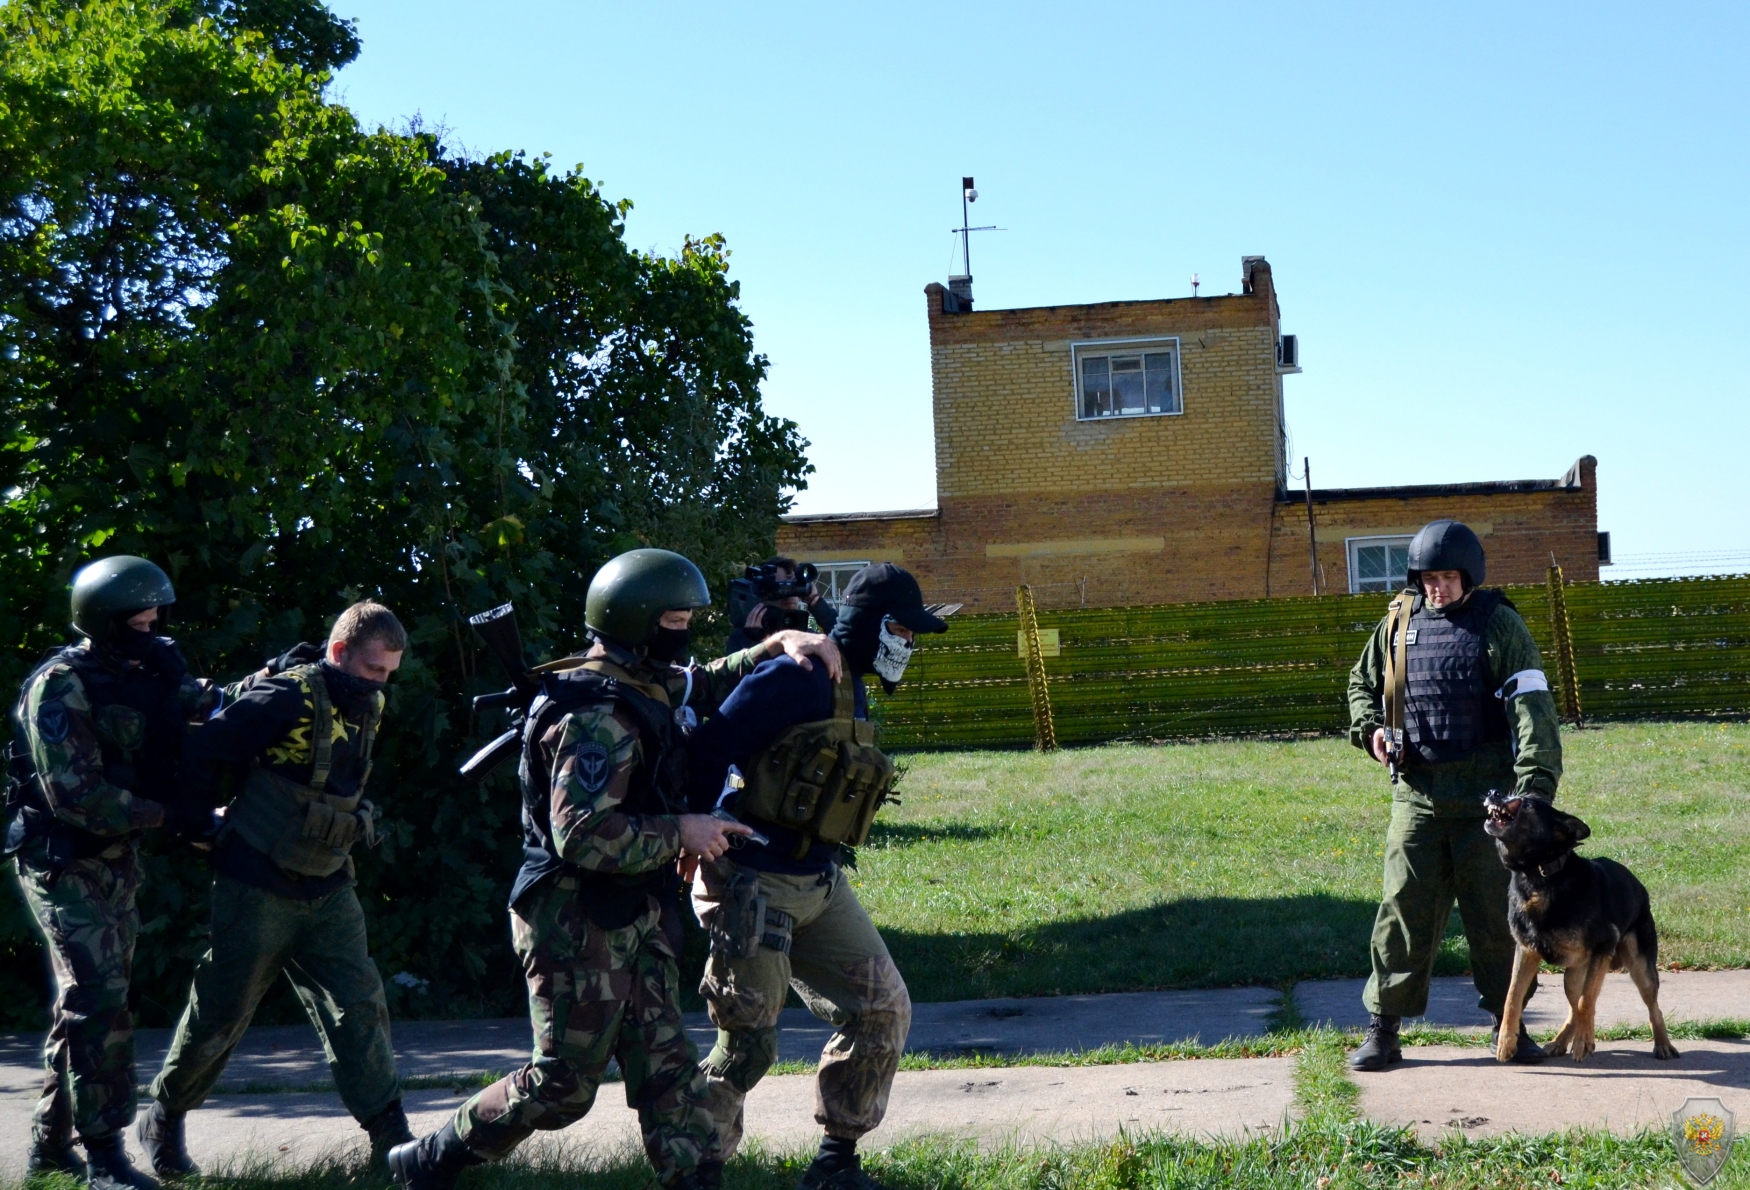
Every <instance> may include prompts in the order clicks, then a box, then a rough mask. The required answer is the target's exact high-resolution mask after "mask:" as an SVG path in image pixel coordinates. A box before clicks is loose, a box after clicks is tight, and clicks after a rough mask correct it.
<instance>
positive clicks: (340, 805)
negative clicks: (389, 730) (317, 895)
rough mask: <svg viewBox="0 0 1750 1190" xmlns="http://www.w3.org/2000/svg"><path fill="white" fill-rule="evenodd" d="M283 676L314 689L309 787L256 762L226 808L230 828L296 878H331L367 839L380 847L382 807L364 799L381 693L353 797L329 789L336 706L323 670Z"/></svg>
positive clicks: (368, 722)
mask: <svg viewBox="0 0 1750 1190" xmlns="http://www.w3.org/2000/svg"><path fill="white" fill-rule="evenodd" d="M281 676H282V677H288V678H301V679H303V681H304V683H305V684H306V685H308V686H309V688H310V700H311V703H312V710H311V714H310V762H311V763H310V783H309V784H308V785H300V784H299V783H298V782H296V781H293V780H291V779H290V778H288V777H285V776H283V775H281V774H279V773H276V772H273V771H272V770H271V769H268V768H267V767H265V766H264V765H263V764H262V763H261V761H260V759H259V758H258V759H257V760H256V762H255V764H254V765H253V766H252V767H251V768H250V770H249V776H248V778H247V779H245V781H244V782H243V792H242V793H240V794H238V795H237V799H236V800H235V801H233V802H232V803H231V807H230V809H228V810H226V811H225V830H226V832H227V833H229V832H231V831H235V832H236V833H237V834H238V835H239V836H240V837H241V838H242V840H243V841H244V842H245V843H247V844H249V845H250V846H251V847H253V848H255V849H256V850H257V851H259V852H261V853H262V854H263V855H266V856H267V857H268V858H270V859H272V860H273V862H274V863H275V864H277V865H278V866H279V867H281V868H283V869H284V870H285V871H287V872H291V873H293V874H294V875H298V876H312V877H322V876H332V875H334V873H336V872H338V871H340V869H341V868H342V867H343V866H344V865H345V864H346V862H347V860H348V858H349V857H350V854H351V852H352V845H353V844H354V843H355V842H357V841H358V839H359V838H360V837H361V836H362V837H363V838H364V839H365V841H366V842H367V843H375V842H376V808H375V807H374V806H372V805H371V803H370V802H368V801H366V800H365V798H364V791H365V782H366V781H368V780H370V777H371V750H372V748H373V747H374V745H375V744H376V740H377V725H378V724H379V723H381V722H382V718H383V696H382V694H380V693H379V694H377V695H375V696H374V698H373V699H372V702H371V709H370V711H369V712H368V713H367V714H366V715H365V718H364V722H363V723H362V724H361V725H360V726H359V739H358V752H357V756H358V759H359V761H360V763H361V764H362V765H363V771H362V772H361V773H360V774H359V783H358V788H356V789H355V790H353V792H352V794H351V796H349V797H341V796H339V795H337V794H332V793H328V792H326V789H327V785H328V774H329V772H330V771H331V770H332V768H333V762H334V703H333V700H332V699H331V698H330V697H329V694H328V683H327V682H326V681H324V680H323V677H322V666H321V665H320V664H317V665H299V666H294V667H293V668H291V669H288V670H286V671H285V673H284V674H282V675H281Z"/></svg>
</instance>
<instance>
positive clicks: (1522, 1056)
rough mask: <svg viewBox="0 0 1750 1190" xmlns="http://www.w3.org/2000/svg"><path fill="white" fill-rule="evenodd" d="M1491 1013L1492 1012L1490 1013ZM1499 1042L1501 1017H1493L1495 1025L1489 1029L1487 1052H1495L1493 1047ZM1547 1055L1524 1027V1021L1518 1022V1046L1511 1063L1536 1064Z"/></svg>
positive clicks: (1517, 1064)
mask: <svg viewBox="0 0 1750 1190" xmlns="http://www.w3.org/2000/svg"><path fill="white" fill-rule="evenodd" d="M1490 1015H1493V1014H1490ZM1499 1044H1501V1018H1500V1017H1498V1016H1497V1017H1495V1027H1494V1028H1493V1029H1491V1030H1490V1031H1489V1052H1490V1053H1491V1054H1492V1053H1494V1052H1495V1047H1496V1046H1497V1045H1499ZM1547 1057H1549V1055H1548V1054H1546V1053H1544V1052H1543V1047H1542V1046H1541V1045H1539V1044H1537V1042H1535V1041H1533V1040H1532V1039H1531V1034H1530V1033H1528V1032H1527V1031H1526V1029H1525V1021H1524V1020H1523V1019H1521V1020H1520V1022H1519V1048H1518V1049H1516V1050H1514V1051H1513V1059H1512V1061H1513V1065H1515V1066H1536V1065H1537V1064H1538V1063H1539V1062H1541V1061H1543V1060H1544V1059H1545V1058H1547Z"/></svg>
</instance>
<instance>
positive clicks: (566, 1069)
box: [389, 549, 838, 1190]
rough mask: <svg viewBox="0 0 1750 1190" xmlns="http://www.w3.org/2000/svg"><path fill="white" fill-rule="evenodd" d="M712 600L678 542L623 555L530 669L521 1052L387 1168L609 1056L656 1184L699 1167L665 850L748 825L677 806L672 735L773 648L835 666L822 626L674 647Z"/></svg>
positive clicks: (676, 743) (453, 1173)
mask: <svg viewBox="0 0 1750 1190" xmlns="http://www.w3.org/2000/svg"><path fill="white" fill-rule="evenodd" d="M710 598H711V596H710V592H709V591H708V590H707V589H706V585H705V579H704V576H703V575H702V574H700V572H699V569H698V567H696V566H694V565H693V564H692V563H691V562H689V561H688V560H687V559H686V558H683V557H681V556H680V555H679V554H674V553H670V552H669V551H667V550H656V549H642V550H633V551H631V552H630V553H626V554H621V555H620V556H619V557H616V558H614V559H612V560H611V561H609V562H608V563H607V565H605V566H604V567H602V569H601V570H600V571H598V572H597V574H596V576H595V578H594V580H593V581H592V582H591V583H590V586H589V594H588V597H587V602H586V623H587V626H588V629H589V632H590V635H591V637H592V638H593V643H592V644H591V646H590V649H589V651H588V652H587V653H586V654H585V655H584V656H583V657H581V658H572V659H568V661H567V662H565V663H558V662H556V663H552V664H550V665H548V666H543V667H542V672H541V673H540V674H539V683H540V689H539V694H538V696H537V697H536V698H535V700H534V702H533V703H532V705H530V707H529V710H528V713H527V715H526V717H525V720H524V726H523V732H522V763H521V767H520V771H519V776H520V779H521V785H522V794H523V815H522V822H523V854H524V861H523V867H522V871H521V872H520V873H519V874H518V876H517V879H516V882H515V884H514V885H513V886H512V889H511V896H510V916H511V935H512V941H513V943H514V945H515V948H516V952H517V955H518V956H519V957H520V958H521V959H522V963H523V971H524V974H525V976H526V978H527V980H528V985H529V1016H530V1022H531V1024H532V1025H533V1026H534V1035H535V1036H534V1040H535V1051H534V1056H533V1058H532V1060H531V1061H530V1062H529V1063H528V1064H527V1065H525V1066H524V1067H523V1068H522V1069H520V1070H518V1071H516V1072H515V1073H513V1074H510V1075H508V1076H506V1077H505V1078H502V1079H500V1080H499V1081H498V1082H496V1083H494V1084H493V1085H492V1086H490V1087H488V1088H486V1089H485V1090H484V1091H481V1092H480V1093H479V1094H477V1095H475V1096H474V1097H473V1098H471V1099H469V1100H468V1101H467V1102H466V1103H464V1104H463V1105H462V1106H461V1108H460V1109H459V1110H458V1111H457V1112H456V1114H455V1116H454V1117H453V1118H452V1119H451V1120H449V1121H448V1122H446V1123H445V1124H444V1126H443V1127H442V1128H441V1129H440V1130H439V1131H437V1132H435V1133H432V1134H431V1135H428V1136H426V1137H423V1138H421V1139H420V1140H418V1141H416V1142H414V1143H412V1144H407V1145H402V1146H400V1147H399V1148H396V1149H395V1150H394V1151H393V1152H391V1153H390V1156H389V1164H390V1168H391V1169H392V1170H393V1172H394V1174H395V1177H396V1179H397V1180H398V1181H399V1182H400V1183H401V1184H402V1185H403V1186H407V1187H409V1188H411V1190H447V1187H449V1186H451V1185H453V1184H454V1182H455V1180H456V1177H457V1175H458V1174H459V1173H460V1172H461V1170H462V1169H463V1168H465V1167H466V1166H469V1165H474V1164H478V1163H480V1162H482V1161H496V1160H500V1159H502V1158H504V1157H506V1156H508V1155H509V1154H510V1153H511V1151H512V1150H514V1149H515V1148H516V1147H517V1146H518V1145H520V1144H522V1142H523V1141H525V1140H527V1139H528V1138H529V1136H530V1135H532V1134H533V1133H534V1132H536V1131H550V1130H553V1129H558V1128H563V1127H565V1126H566V1125H568V1124H570V1123H572V1122H574V1121H576V1120H578V1119H581V1118H582V1117H583V1116H584V1115H586V1114H587V1113H588V1112H589V1110H590V1107H591V1105H592V1104H593V1103H594V1101H595V1095H596V1089H597V1087H598V1086H599V1085H600V1083H601V1080H602V1077H603V1075H604V1074H605V1073H606V1070H607V1064H608V1061H609V1060H610V1059H617V1060H618V1062H619V1066H620V1070H621V1073H622V1075H623V1077H624V1078H625V1081H626V1102H627V1104H628V1105H629V1106H631V1107H633V1108H635V1109H637V1111H638V1116H639V1123H640V1126H641V1128H642V1130H643V1134H644V1147H645V1151H646V1153H647V1154H648V1155H649V1157H650V1161H651V1164H652V1165H654V1166H655V1168H656V1173H657V1178H658V1181H659V1183H660V1184H661V1185H662V1186H664V1187H689V1188H699V1190H704V1188H707V1187H711V1186H714V1185H715V1184H716V1183H715V1182H713V1181H708V1180H705V1179H704V1177H703V1176H702V1175H701V1171H700V1169H699V1166H700V1162H701V1161H702V1160H704V1159H705V1158H706V1157H707V1156H708V1155H709V1154H710V1153H711V1152H712V1151H713V1150H714V1149H715V1147H716V1144H717V1137H716V1131H715V1129H714V1128H713V1127H712V1122H711V1115H710V1112H709V1111H707V1110H706V1108H705V1104H704V1098H705V1077H704V1075H703V1074H702V1073H701V1072H700V1070H699V1068H698V1065H697V1060H698V1059H697V1052H696V1051H695V1050H694V1048H693V1045H692V1042H691V1041H690V1040H689V1039H688V1037H687V1035H686V1030H685V1028H684V1027H683V1025H682V1023H681V1015H680V1003H679V999H678V996H679V980H680V977H679V974H678V972H677V970H676V954H675V950H676V947H675V943H674V942H673V941H672V939H671V936H670V933H669V931H668V930H666V929H665V928H664V916H665V910H667V911H669V912H671V913H672V912H673V910H674V906H675V897H676V894H677V892H678V889H679V878H678V875H677V873H676V861H677V860H683V861H684V860H692V861H698V860H711V859H715V858H716V857H717V856H719V855H721V854H722V853H723V852H724V850H725V849H727V848H728V846H729V842H730V839H731V837H732V836H734V835H736V834H745V833H746V832H747V828H745V827H742V826H739V825H736V824H733V823H728V822H725V821H722V820H720V819H717V818H713V817H711V816H710V815H708V814H689V813H686V812H685V809H686V789H685V782H686V774H687V751H686V748H687V734H688V733H689V732H690V730H691V728H692V725H693V724H694V723H695V722H696V721H697V714H698V713H699V712H709V711H711V710H713V709H715V708H716V706H717V705H718V704H719V703H720V702H721V701H722V700H723V698H724V696H725V695H727V694H728V693H729V691H730V690H731V689H732V688H733V687H734V686H735V684H736V683H737V682H738V681H740V680H741V678H742V676H743V675H745V674H747V673H750V672H752V671H753V669H754V667H755V666H757V665H758V664H759V663H760V662H761V661H764V660H765V659H766V658H768V657H770V656H772V655H773V654H775V653H778V652H780V651H782V652H785V653H786V654H788V655H789V656H790V657H791V658H792V659H794V661H795V663H796V664H798V665H802V666H805V667H806V666H809V665H810V664H811V663H810V661H809V660H808V657H809V656H810V655H813V656H815V657H817V658H818V660H819V661H820V662H821V666H820V668H821V669H822V671H823V672H826V667H828V666H830V667H831V669H832V670H833V671H835V672H836V670H837V669H838V654H837V650H836V649H835V648H834V647H833V645H832V644H831V643H830V642H829V641H827V640H826V639H825V638H824V637H818V636H810V635H808V634H804V633H799V632H790V631H786V632H780V633H777V634H775V635H773V636H769V637H767V638H766V639H765V640H764V641H763V642H762V643H761V644H759V645H758V646H756V647H754V648H751V649H748V650H745V651H744V652H739V653H735V654H732V655H730V656H728V657H725V658H722V659H720V660H717V661H713V662H711V663H710V664H709V665H706V666H697V665H688V664H686V662H687V658H688V655H689V652H690V628H689V626H690V622H691V619H692V615H693V612H694V611H695V610H696V609H698V608H701V607H705V606H707V605H708V604H709V603H710Z"/></svg>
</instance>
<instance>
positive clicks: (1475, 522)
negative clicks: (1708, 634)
mask: <svg viewBox="0 0 1750 1190" xmlns="http://www.w3.org/2000/svg"><path fill="white" fill-rule="evenodd" d="M1486 488H1495V489H1509V490H1493V491H1489V490H1479V489H1486ZM1467 489H1470V490H1467ZM1511 489H1517V490H1511ZM1441 517H1452V518H1453V519H1455V520H1460V521H1463V522H1464V523H1465V524H1467V525H1469V526H1470V527H1471V528H1472V529H1474V530H1476V532H1477V536H1478V537H1479V538H1481V539H1482V543H1483V549H1484V551H1485V552H1486V554H1487V555H1488V566H1489V577H1488V582H1489V584H1490V585H1492V586H1499V585H1501V584H1503V583H1539V582H1542V581H1544V578H1545V575H1546V573H1547V570H1548V567H1549V563H1550V555H1551V554H1552V553H1554V554H1555V556H1556V560H1557V561H1558V562H1560V563H1561V566H1562V574H1563V577H1565V578H1566V579H1567V580H1568V581H1569V582H1595V581H1597V580H1598V578H1599V577H1600V575H1599V566H1598V460H1596V459H1594V458H1593V457H1592V456H1591V455H1587V456H1585V457H1584V458H1582V459H1580V461H1579V462H1578V463H1576V464H1575V465H1574V468H1573V470H1572V471H1570V472H1569V475H1568V476H1567V477H1566V478H1565V479H1564V480H1543V481H1535V480H1528V481H1524V482H1521V483H1502V484H1458V485H1453V486H1451V487H1447V488H1439V487H1433V488H1422V489H1418V488H1395V489H1394V488H1376V489H1371V490H1369V489H1366V488H1362V489H1356V490H1351V491H1349V492H1319V491H1316V490H1315V491H1314V492H1313V524H1314V526H1315V530H1316V535H1317V539H1318V551H1319V565H1320V566H1321V567H1322V569H1323V572H1324V589H1325V590H1327V591H1332V592H1347V591H1348V590H1349V551H1348V549H1347V547H1346V545H1345V543H1346V541H1347V540H1348V539H1349V538H1351V537H1390V536H1399V535H1407V534H1411V533H1414V532H1415V531H1416V530H1417V529H1419V528H1421V527H1422V526H1423V525H1425V524H1427V523H1428V522H1429V521H1432V520H1438V519H1439V518H1441ZM1311 593H1312V563H1311V557H1310V552H1309V549H1308V544H1307V525H1306V504H1305V497H1304V496H1296V495H1292V494H1291V495H1290V496H1289V498H1288V500H1287V501H1286V502H1284V503H1282V504H1279V505H1278V506H1277V514H1276V523H1275V532H1274V536H1273V544H1272V561H1271V586H1270V591H1269V594H1272V595H1309V594H1311Z"/></svg>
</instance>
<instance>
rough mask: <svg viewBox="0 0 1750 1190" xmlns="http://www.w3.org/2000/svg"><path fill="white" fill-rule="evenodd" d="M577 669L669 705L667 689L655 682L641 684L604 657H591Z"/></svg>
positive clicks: (621, 667) (622, 668) (665, 705)
mask: <svg viewBox="0 0 1750 1190" xmlns="http://www.w3.org/2000/svg"><path fill="white" fill-rule="evenodd" d="M579 668H581V669H587V670H589V671H590V672H591V673H598V674H601V675H603V676H604V677H609V678H612V679H614V681H616V682H619V683H620V684H621V685H623V686H630V687H631V688H632V689H634V690H636V691H638V693H640V694H642V695H644V697H646V698H652V699H655V700H656V701H657V702H659V703H661V704H662V705H663V706H664V707H667V706H668V705H669V699H668V688H667V687H665V686H663V685H662V684H661V683H657V682H641V681H639V680H638V679H637V678H635V677H633V676H632V675H631V674H630V673H629V672H628V671H627V670H626V669H625V668H624V667H623V666H620V665H616V664H615V663H614V662H612V661H610V660H608V659H607V658H606V657H592V658H590V659H589V660H588V661H585V662H584V663H583V664H582V665H581V666H580V667H579Z"/></svg>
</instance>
